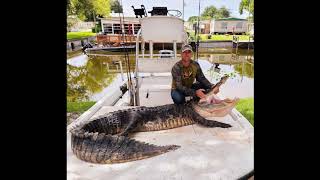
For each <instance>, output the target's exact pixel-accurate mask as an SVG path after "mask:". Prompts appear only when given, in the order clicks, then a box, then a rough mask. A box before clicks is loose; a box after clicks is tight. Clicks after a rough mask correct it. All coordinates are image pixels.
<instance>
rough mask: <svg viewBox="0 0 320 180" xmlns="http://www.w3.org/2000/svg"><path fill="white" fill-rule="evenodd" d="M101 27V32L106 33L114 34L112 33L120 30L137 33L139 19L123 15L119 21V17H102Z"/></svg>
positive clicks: (119, 32)
mask: <svg viewBox="0 0 320 180" xmlns="http://www.w3.org/2000/svg"><path fill="white" fill-rule="evenodd" d="M121 20H122V19H121ZM121 24H122V26H121ZM101 27H102V32H103V33H106V34H112V35H114V34H121V32H123V33H126V34H128V33H129V32H130V31H131V32H130V33H133V34H137V32H138V30H139V29H140V27H141V25H140V22H139V19H137V18H134V17H125V18H124V21H123V22H121V23H120V19H119V17H112V18H106V19H102V20H101ZM121 27H122V28H121ZM121 30H122V31H121Z"/></svg>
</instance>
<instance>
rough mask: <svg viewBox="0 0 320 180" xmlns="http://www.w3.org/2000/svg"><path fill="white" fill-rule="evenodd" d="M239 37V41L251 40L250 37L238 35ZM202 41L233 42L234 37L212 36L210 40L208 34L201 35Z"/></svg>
mask: <svg viewBox="0 0 320 180" xmlns="http://www.w3.org/2000/svg"><path fill="white" fill-rule="evenodd" d="M236 36H238V37H239V40H249V35H236ZM200 37H201V40H202V41H225V40H232V39H233V38H232V35H214V34H213V35H211V39H208V35H207V34H200Z"/></svg>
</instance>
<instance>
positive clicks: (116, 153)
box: [70, 101, 231, 164]
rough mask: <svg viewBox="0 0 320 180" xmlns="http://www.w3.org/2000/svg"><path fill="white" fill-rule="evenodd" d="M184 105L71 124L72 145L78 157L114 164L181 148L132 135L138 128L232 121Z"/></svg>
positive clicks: (132, 110) (129, 111) (122, 112)
mask: <svg viewBox="0 0 320 180" xmlns="http://www.w3.org/2000/svg"><path fill="white" fill-rule="evenodd" d="M194 103H195V102H194V101H190V102H187V103H185V104H183V105H175V104H168V105H162V106H156V107H145V106H139V107H134V108H129V109H125V110H123V109H122V110H117V111H113V112H110V113H107V114H105V115H100V116H98V117H96V118H93V119H92V120H91V121H89V122H83V123H79V124H77V125H75V126H74V127H72V128H71V130H70V133H71V149H72V152H73V153H74V154H75V155H76V157H77V158H79V159H81V160H83V161H86V162H91V163H99V164H113V163H123V162H128V161H135V160H140V159H145V158H150V157H153V156H157V155H160V154H163V153H166V152H169V151H173V150H176V149H178V148H179V147H180V146H178V145H166V146H157V145H153V144H149V143H145V142H141V141H137V140H135V139H133V138H130V137H129V135H131V134H133V133H135V132H146V131H158V130H165V129H172V128H177V127H182V126H187V125H191V124H194V123H197V124H200V125H203V126H205V127H220V128H229V127H231V125H229V124H226V123H222V122H218V121H214V120H207V119H205V118H204V117H202V116H200V115H199V114H198V113H197V112H196V111H195V110H194V107H193V104H194Z"/></svg>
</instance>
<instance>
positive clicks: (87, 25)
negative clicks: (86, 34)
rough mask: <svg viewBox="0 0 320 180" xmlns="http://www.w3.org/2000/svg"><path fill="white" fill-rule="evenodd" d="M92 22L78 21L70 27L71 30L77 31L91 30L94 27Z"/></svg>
mask: <svg viewBox="0 0 320 180" xmlns="http://www.w3.org/2000/svg"><path fill="white" fill-rule="evenodd" d="M94 25H95V24H94V22H82V21H81V22H78V23H77V24H75V25H74V26H73V27H71V29H70V31H71V32H78V31H91V29H92V28H93V27H94Z"/></svg>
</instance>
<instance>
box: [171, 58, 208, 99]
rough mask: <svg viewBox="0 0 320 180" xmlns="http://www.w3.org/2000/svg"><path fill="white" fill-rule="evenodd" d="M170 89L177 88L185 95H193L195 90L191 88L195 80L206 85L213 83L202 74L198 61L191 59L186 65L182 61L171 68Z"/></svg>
mask: <svg viewBox="0 0 320 180" xmlns="http://www.w3.org/2000/svg"><path fill="white" fill-rule="evenodd" d="M171 74H172V85H171V86H172V89H177V90H179V91H181V92H183V93H185V94H186V95H189V96H195V94H196V90H194V89H191V86H192V84H193V83H194V82H195V80H196V81H198V82H200V83H201V84H203V85H204V86H206V87H212V86H213V84H212V83H210V82H209V81H208V79H207V78H206V77H205V76H204V75H203V72H202V70H201V68H200V65H199V63H198V62H196V61H193V60H191V61H190V65H189V66H188V67H184V66H183V65H182V62H181V61H179V62H177V63H176V64H175V65H174V66H173V67H172V70H171Z"/></svg>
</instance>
